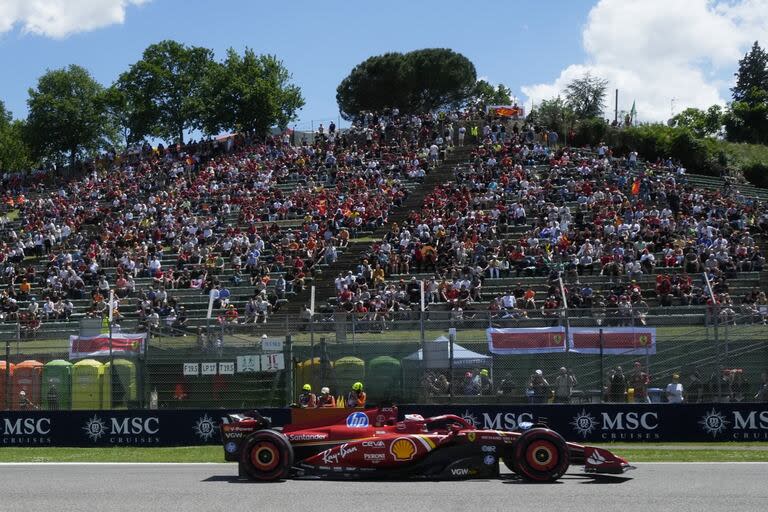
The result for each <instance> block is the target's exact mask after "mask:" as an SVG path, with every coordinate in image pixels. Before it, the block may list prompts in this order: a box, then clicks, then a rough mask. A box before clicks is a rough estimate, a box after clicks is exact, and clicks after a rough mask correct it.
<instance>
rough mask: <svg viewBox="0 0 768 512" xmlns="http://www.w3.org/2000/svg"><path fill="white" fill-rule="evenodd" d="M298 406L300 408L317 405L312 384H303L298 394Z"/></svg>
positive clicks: (312, 407) (310, 407) (309, 407)
mask: <svg viewBox="0 0 768 512" xmlns="http://www.w3.org/2000/svg"><path fill="white" fill-rule="evenodd" d="M299 407H301V408H302V409H314V408H315V407H317V396H315V394H314V393H313V392H312V386H311V385H309V384H304V386H302V388H301V394H300V395H299Z"/></svg>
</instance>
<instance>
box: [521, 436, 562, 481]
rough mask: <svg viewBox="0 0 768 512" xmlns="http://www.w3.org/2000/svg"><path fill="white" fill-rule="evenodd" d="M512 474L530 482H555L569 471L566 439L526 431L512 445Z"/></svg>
mask: <svg viewBox="0 0 768 512" xmlns="http://www.w3.org/2000/svg"><path fill="white" fill-rule="evenodd" d="M511 462H512V465H511V468H512V470H513V471H514V472H515V473H517V474H519V475H520V476H522V477H523V478H525V479H526V480H528V481H531V482H554V481H556V480H557V479H559V478H560V477H561V476H563V475H564V474H565V472H566V471H568V466H569V465H570V456H569V452H568V445H567V444H566V443H565V439H563V437H562V436H561V435H560V434H558V433H557V432H555V431H554V430H549V429H546V428H534V429H531V430H528V431H526V432H525V433H523V435H521V436H520V438H519V439H518V440H517V443H515V447H514V457H513V460H512V461H511Z"/></svg>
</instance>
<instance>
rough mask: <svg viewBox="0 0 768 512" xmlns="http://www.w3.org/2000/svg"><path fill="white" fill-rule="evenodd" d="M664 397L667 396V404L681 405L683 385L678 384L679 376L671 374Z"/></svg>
mask: <svg viewBox="0 0 768 512" xmlns="http://www.w3.org/2000/svg"><path fill="white" fill-rule="evenodd" d="M665 391H666V396H667V402H669V403H671V404H681V403H683V400H684V398H683V396H684V395H683V393H684V390H683V384H682V382H680V374H678V373H673V374H672V382H670V383H669V384H667V388H666V390H665Z"/></svg>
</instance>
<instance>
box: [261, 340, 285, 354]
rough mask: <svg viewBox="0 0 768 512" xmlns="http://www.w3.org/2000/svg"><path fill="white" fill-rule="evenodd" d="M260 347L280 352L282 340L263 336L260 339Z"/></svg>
mask: <svg viewBox="0 0 768 512" xmlns="http://www.w3.org/2000/svg"><path fill="white" fill-rule="evenodd" d="M261 349H262V350H265V351H267V352H282V351H283V340H281V339H279V338H278V339H267V338H264V339H262V340H261Z"/></svg>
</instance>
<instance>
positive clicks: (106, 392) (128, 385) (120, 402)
mask: <svg viewBox="0 0 768 512" xmlns="http://www.w3.org/2000/svg"><path fill="white" fill-rule="evenodd" d="M114 367H115V369H114V381H112V371H110V370H111V368H112V363H107V364H105V365H104V380H103V381H102V388H101V397H102V401H103V404H102V405H103V407H102V408H103V409H114V408H121V409H126V408H128V407H129V406H131V405H133V404H135V402H136V401H137V399H138V393H137V389H136V388H137V386H136V364H135V363H134V362H133V361H129V360H128V359H115V360H114ZM110 398H111V400H110Z"/></svg>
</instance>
